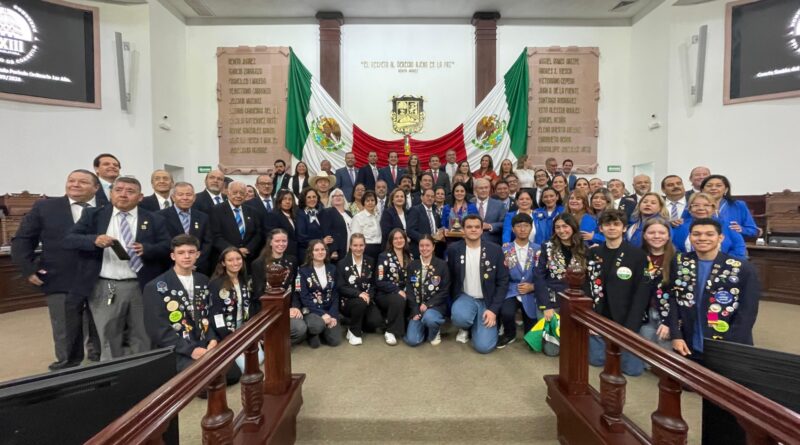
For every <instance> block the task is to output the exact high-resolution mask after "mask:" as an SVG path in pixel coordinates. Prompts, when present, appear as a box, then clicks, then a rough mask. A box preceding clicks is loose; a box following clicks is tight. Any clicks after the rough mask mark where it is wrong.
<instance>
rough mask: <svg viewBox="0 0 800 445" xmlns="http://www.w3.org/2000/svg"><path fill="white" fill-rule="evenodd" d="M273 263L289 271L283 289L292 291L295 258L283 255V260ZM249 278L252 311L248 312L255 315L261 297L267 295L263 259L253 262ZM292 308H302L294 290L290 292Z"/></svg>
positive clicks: (295, 274)
mask: <svg viewBox="0 0 800 445" xmlns="http://www.w3.org/2000/svg"><path fill="white" fill-rule="evenodd" d="M275 262H276V263H278V264H280V265H281V266H283V267H285V268H287V269H289V273H288V274H287V275H286V279H285V280H283V288H284V289H294V281H295V278H297V258H295V257H294V256H292V255H285V254H284V255H283V258H281V259H279V260H276V261H275ZM250 276H251V277H252V285H253V291H252V292H251V293H252V294H253V307H254V309H251V310H250V313H251V314H256V313H258V312H259V311H260V310H261V300H260V298H261V296H262V295H264V294H265V293H267V271H266V266H265V264H264V259H263V258H261V257H259V258H258V259H256V260H255V261H253V267H252V270H251V271H250ZM292 307H293V308H297V309H300V308H301V307H302V306H301V305H300V296H299V295H298V294H297V291H296V290H293V291H292Z"/></svg>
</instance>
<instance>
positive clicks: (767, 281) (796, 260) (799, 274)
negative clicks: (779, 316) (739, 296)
mask: <svg viewBox="0 0 800 445" xmlns="http://www.w3.org/2000/svg"><path fill="white" fill-rule="evenodd" d="M747 251H748V253H749V254H750V262H751V263H753V266H754V267H755V268H756V272H757V273H758V279H759V281H760V282H761V298H762V299H763V300H769V301H778V302H780V303H790V304H800V249H791V248H786V247H770V246H756V245H750V244H748V246H747Z"/></svg>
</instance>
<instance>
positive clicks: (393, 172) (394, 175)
mask: <svg viewBox="0 0 800 445" xmlns="http://www.w3.org/2000/svg"><path fill="white" fill-rule="evenodd" d="M392 182H397V170H395V168H394V167H392Z"/></svg>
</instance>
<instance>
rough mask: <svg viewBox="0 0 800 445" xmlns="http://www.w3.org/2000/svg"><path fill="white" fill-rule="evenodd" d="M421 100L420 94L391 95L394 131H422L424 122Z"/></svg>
mask: <svg viewBox="0 0 800 445" xmlns="http://www.w3.org/2000/svg"><path fill="white" fill-rule="evenodd" d="M423 100H424V99H423V98H422V97H421V96H420V97H414V96H399V97H398V96H392V129H393V130H394V132H395V133H400V134H404V135H409V134H412V133H419V132H420V131H422V125H423V123H424V122H425V112H424V111H423V109H422V102H423Z"/></svg>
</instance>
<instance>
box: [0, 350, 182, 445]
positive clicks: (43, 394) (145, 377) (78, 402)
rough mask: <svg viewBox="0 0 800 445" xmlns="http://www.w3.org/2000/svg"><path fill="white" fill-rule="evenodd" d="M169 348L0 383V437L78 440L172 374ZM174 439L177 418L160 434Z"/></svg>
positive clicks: (9, 442) (31, 444) (12, 441)
mask: <svg viewBox="0 0 800 445" xmlns="http://www.w3.org/2000/svg"><path fill="white" fill-rule="evenodd" d="M176 373H177V371H176V369H175V354H174V353H173V352H172V349H158V350H155V351H150V352H144V353H141V354H135V355H131V356H127V357H123V358H120V359H116V360H111V361H108V362H100V363H96V364H92V365H89V366H83V367H76V368H68V369H64V370H61V371H57V372H52V373H49V374H41V375H36V376H31V377H26V378H23V379H19V380H12V381H9V382H3V383H0V443H2V444H3V445H41V444H59V445H71V444H76V445H77V444H82V443H84V442H85V441H86V440H88V439H90V438H91V437H92V436H94V435H95V434H97V433H98V432H100V431H101V430H102V429H103V428H105V427H106V426H107V425H108V424H109V423H111V422H112V421H114V420H115V419H117V418H118V417H120V416H122V415H123V414H125V413H126V412H127V411H128V410H130V409H131V408H132V407H133V406H134V405H136V404H137V403H139V402H140V401H141V400H142V399H144V398H145V397H147V396H148V395H150V394H151V393H152V392H154V391H155V390H156V389H158V388H159V387H160V386H161V385H162V384H164V383H165V382H167V381H168V380H169V379H171V378H172V377H174V376H175V374H176ZM164 441H165V443H168V444H177V443H178V418H177V416H176V417H175V418H174V419H173V420H172V422H171V423H170V426H169V428H168V429H167V432H166V433H165V434H164Z"/></svg>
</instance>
